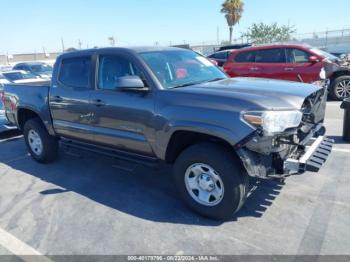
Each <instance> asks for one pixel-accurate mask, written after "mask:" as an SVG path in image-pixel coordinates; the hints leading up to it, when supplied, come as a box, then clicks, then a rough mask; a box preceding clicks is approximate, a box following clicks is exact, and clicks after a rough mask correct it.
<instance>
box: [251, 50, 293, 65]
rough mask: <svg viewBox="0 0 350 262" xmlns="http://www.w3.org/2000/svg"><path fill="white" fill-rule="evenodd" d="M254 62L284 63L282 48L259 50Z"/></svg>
mask: <svg viewBox="0 0 350 262" xmlns="http://www.w3.org/2000/svg"><path fill="white" fill-rule="evenodd" d="M255 61H256V62H257V63H285V61H286V59H285V53H284V49H282V48H275V49H266V50H259V51H258V52H257V55H256V58H255Z"/></svg>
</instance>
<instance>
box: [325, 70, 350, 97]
mask: <svg viewBox="0 0 350 262" xmlns="http://www.w3.org/2000/svg"><path fill="white" fill-rule="evenodd" d="M342 89H343V91H341V90H342ZM342 93H343V95H342ZM329 95H330V96H331V98H332V99H334V100H337V101H342V100H343V99H344V98H346V97H350V76H339V77H337V78H336V79H334V80H333V81H332V84H331V87H330V90H329Z"/></svg>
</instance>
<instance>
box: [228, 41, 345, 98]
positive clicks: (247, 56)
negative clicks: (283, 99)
mask: <svg viewBox="0 0 350 262" xmlns="http://www.w3.org/2000/svg"><path fill="white" fill-rule="evenodd" d="M323 67H325V68H326V71H327V73H328V77H329V78H330V80H331V85H330V95H331V96H332V97H333V98H335V99H337V100H342V99H344V98H345V97H349V96H350V69H349V68H343V67H341V66H340V65H339V59H338V58H337V57H335V56H333V55H331V54H329V53H327V52H324V51H322V50H320V49H317V48H313V47H311V46H307V45H295V44H278V45H264V46H255V47H249V48H243V49H239V50H236V51H233V52H232V53H231V55H230V57H229V59H228V61H227V62H226V63H225V64H224V70H225V72H226V73H227V74H229V75H230V76H231V77H238V76H245V77H263V78H273V79H282V80H291V81H300V82H306V83H312V82H315V81H318V80H319V78H320V77H319V75H320V71H321V69H322V68H323ZM327 68H328V69H330V70H327Z"/></svg>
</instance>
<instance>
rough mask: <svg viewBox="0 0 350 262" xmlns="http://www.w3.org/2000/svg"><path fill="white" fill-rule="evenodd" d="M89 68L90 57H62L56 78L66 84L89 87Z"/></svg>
mask: <svg viewBox="0 0 350 262" xmlns="http://www.w3.org/2000/svg"><path fill="white" fill-rule="evenodd" d="M90 69H91V58H90V57H74V58H68V59H63V60H62V63H61V68H60V74H59V78H58V79H59V81H60V82H61V83H62V84H64V85H67V86H71V87H80V88H89V75H90Z"/></svg>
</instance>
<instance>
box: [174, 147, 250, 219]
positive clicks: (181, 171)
mask: <svg viewBox="0 0 350 262" xmlns="http://www.w3.org/2000/svg"><path fill="white" fill-rule="evenodd" d="M174 176H175V182H176V185H177V188H178V189H179V192H180V194H181V197H182V198H183V200H184V201H185V203H186V204H187V205H188V206H189V207H190V208H191V209H192V210H194V211H196V212H197V213H199V214H201V215H203V216H206V217H210V218H214V219H224V220H226V219H230V218H231V217H232V216H233V214H234V213H235V212H237V211H238V210H239V209H240V208H241V207H242V206H243V204H244V202H245V200H246V196H247V192H248V175H247V173H246V171H245V169H244V168H243V166H242V164H241V163H240V162H239V161H238V159H237V158H236V157H235V156H234V155H233V154H232V152H230V150H228V149H226V148H225V147H222V146H220V145H216V144H209V143H203V144H197V145H193V146H190V147H189V148H187V149H185V150H184V151H183V152H182V153H181V154H180V156H179V157H178V158H177V159H176V162H175V165H174Z"/></svg>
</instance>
